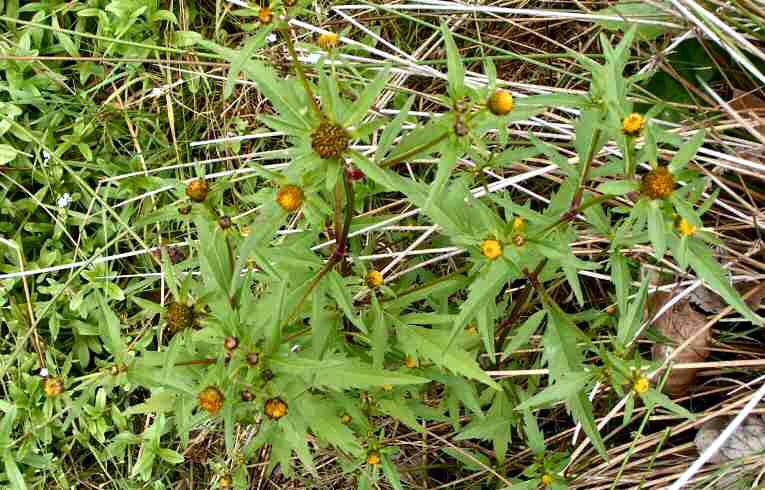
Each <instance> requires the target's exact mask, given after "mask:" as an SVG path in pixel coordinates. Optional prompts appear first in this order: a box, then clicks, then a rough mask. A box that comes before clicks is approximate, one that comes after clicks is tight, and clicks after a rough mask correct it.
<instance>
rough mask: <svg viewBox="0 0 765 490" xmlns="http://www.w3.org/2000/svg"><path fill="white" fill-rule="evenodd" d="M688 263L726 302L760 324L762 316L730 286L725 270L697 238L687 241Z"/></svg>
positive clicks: (748, 318)
mask: <svg viewBox="0 0 765 490" xmlns="http://www.w3.org/2000/svg"><path fill="white" fill-rule="evenodd" d="M688 263H689V264H690V265H691V268H692V269H693V270H694V271H695V272H696V274H697V275H698V276H699V278H700V279H703V280H704V281H705V282H706V283H707V284H708V285H709V286H710V288H711V289H712V291H715V292H716V293H717V294H719V295H720V296H722V298H723V299H724V300H725V301H727V302H728V304H729V305H731V306H732V307H733V308H734V309H735V310H736V311H738V312H739V313H741V315H743V316H744V317H745V318H746V319H747V320H749V321H751V322H752V323H754V324H756V325H762V324H763V321H762V318H760V317H759V316H757V315H756V314H755V313H754V312H753V311H752V310H751V309H750V308H749V306H748V305H747V304H746V303H745V302H744V300H743V299H742V298H741V295H740V294H739V293H738V291H736V290H735V289H734V288H733V286H731V284H730V281H729V280H728V276H727V274H726V272H725V270H724V269H723V268H722V267H721V266H720V264H719V263H718V262H717V260H715V258H714V256H713V255H712V252H711V251H710V250H709V248H708V247H707V245H705V244H704V243H701V242H699V241H697V240H690V241H689V242H688Z"/></svg>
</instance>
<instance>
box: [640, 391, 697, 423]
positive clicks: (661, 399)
mask: <svg viewBox="0 0 765 490" xmlns="http://www.w3.org/2000/svg"><path fill="white" fill-rule="evenodd" d="M640 397H641V398H642V399H643V402H644V403H645V404H646V405H647V406H648V407H649V409H652V408H654V407H657V406H659V407H662V408H665V409H667V410H669V411H670V412H672V413H675V414H677V415H679V416H681V417H685V418H688V419H691V420H693V419H695V418H696V417H695V416H694V415H693V414H692V413H691V412H689V411H688V410H687V409H685V408H684V407H681V406H680V405H678V404H677V403H675V402H673V401H672V400H670V399H669V398H668V397H667V395H665V394H664V393H660V392H659V391H656V390H653V389H651V390H648V391H647V392H645V393H643V394H642V395H640Z"/></svg>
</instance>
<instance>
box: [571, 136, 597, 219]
mask: <svg viewBox="0 0 765 490" xmlns="http://www.w3.org/2000/svg"><path fill="white" fill-rule="evenodd" d="M599 139H600V128H597V129H595V131H594V132H593V133H592V140H591V145H590V151H589V152H588V155H587V160H586V161H585V162H584V168H583V169H582V175H581V176H580V177H579V185H578V186H577V189H576V194H575V195H574V199H573V201H572V202H571V207H572V208H576V207H578V206H579V203H580V202H581V201H582V194H584V184H585V183H587V177H589V175H590V168H591V167H592V160H593V159H594V158H595V147H596V146H597V145H598V140H599Z"/></svg>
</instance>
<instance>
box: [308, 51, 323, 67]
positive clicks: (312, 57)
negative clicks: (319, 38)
mask: <svg viewBox="0 0 765 490" xmlns="http://www.w3.org/2000/svg"><path fill="white" fill-rule="evenodd" d="M320 59H321V53H311V54H309V55H308V56H307V57H306V59H305V62H306V63H308V64H309V65H315V64H316V63H318V62H319V60H320Z"/></svg>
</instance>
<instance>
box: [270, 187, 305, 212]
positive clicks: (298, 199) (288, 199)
mask: <svg viewBox="0 0 765 490" xmlns="http://www.w3.org/2000/svg"><path fill="white" fill-rule="evenodd" d="M276 202H277V203H278V204H279V206H281V207H282V209H284V210H285V211H287V212H290V213H291V212H292V211H295V210H296V209H298V208H299V207H300V206H302V205H303V189H301V188H300V187H298V186H296V185H292V184H290V185H285V186H284V187H282V188H281V189H279V192H278V193H277V194H276Z"/></svg>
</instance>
